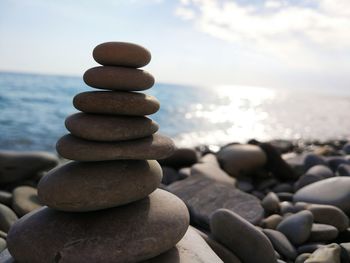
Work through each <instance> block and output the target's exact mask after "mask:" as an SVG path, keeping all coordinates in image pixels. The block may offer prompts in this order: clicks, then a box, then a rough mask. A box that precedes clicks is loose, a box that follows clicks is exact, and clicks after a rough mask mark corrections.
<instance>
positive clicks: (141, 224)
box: [7, 189, 189, 263]
mask: <svg viewBox="0 0 350 263" xmlns="http://www.w3.org/2000/svg"><path fill="white" fill-rule="evenodd" d="M188 225H189V215H188V211H187V208H186V206H185V205H184V204H183V202H182V201H181V200H179V199H178V198H177V197H176V196H174V195H172V194H170V193H168V192H166V191H163V190H160V189H158V190H156V191H155V192H153V193H152V194H151V195H149V196H148V197H147V198H144V199H142V200H140V201H137V202H134V203H131V204H128V205H124V206H120V207H116V208H111V209H105V210H101V211H98V212H85V213H66V212H60V211H55V210H53V209H50V208H47V207H43V208H41V209H40V210H38V211H35V212H33V213H31V214H28V215H26V216H24V217H22V218H21V219H20V220H18V221H17V222H16V224H15V225H13V227H12V228H11V230H10V232H9V233H8V236H7V245H8V249H9V251H10V253H11V255H12V256H13V257H14V258H15V259H16V260H18V261H19V262H27V260H28V259H29V258H30V259H31V262H37V263H41V262H43V263H46V262H58V261H62V262H116V261H119V262H139V261H142V260H146V259H149V258H153V257H155V256H157V255H159V254H161V253H163V252H165V251H167V250H169V249H171V248H172V247H173V246H175V245H176V244H177V243H178V242H179V241H180V240H181V239H182V237H183V236H184V234H185V233H186V231H187V228H188ZM48 244H50V245H48ZM43 248H45V249H43Z"/></svg>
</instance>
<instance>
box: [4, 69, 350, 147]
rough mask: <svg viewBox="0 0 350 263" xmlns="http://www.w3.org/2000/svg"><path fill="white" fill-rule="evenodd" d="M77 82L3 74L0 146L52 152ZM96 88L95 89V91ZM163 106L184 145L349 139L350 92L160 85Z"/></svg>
mask: <svg viewBox="0 0 350 263" xmlns="http://www.w3.org/2000/svg"><path fill="white" fill-rule="evenodd" d="M87 90H90V88H89V87H87V86H86V85H85V84H84V83H83V81H82V80H81V78H79V77H64V76H47V75H33V74H18V73H5V72H0V132H1V136H0V149H12V150H48V151H54V146H55V142H56V140H57V139H58V138H59V137H60V136H62V135H64V134H65V133H66V132H67V131H66V129H65V127H64V119H65V118H66V117H67V116H68V115H69V114H72V113H74V112H76V110H75V109H74V108H73V106H72V98H73V96H74V95H75V94H77V93H79V92H82V91H87ZM91 90H92V89H91ZM147 93H148V94H151V95H154V96H156V97H157V98H158V99H159V101H160V102H161V109H160V111H159V112H157V113H156V114H154V115H152V116H151V117H152V118H153V119H154V120H155V121H156V122H158V123H159V124H160V127H161V128H160V132H161V133H163V134H166V135H168V136H171V137H172V138H173V139H174V140H175V142H176V144H177V145H179V146H195V145H200V144H210V145H220V144H224V143H226V142H232V141H245V140H248V139H251V138H257V139H261V140H268V139H300V138H301V139H319V140H326V139H343V138H350V91H349V92H347V91H344V90H342V91H338V90H337V89H332V90H328V91H327V90H326V91H323V92H322V93H321V92H317V91H313V92H310V91H309V92H308V93H305V92H302V91H287V90H282V89H279V90H277V89H268V88H259V87H238V86H221V87H212V88H210V89H209V88H200V87H189V86H178V85H169V84H163V83H161V84H156V85H155V86H154V87H153V88H152V89H151V90H149V91H147Z"/></svg>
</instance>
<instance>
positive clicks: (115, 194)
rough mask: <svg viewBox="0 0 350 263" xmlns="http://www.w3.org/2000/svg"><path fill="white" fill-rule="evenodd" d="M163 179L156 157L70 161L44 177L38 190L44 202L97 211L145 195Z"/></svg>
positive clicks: (61, 207)
mask: <svg viewBox="0 0 350 263" xmlns="http://www.w3.org/2000/svg"><path fill="white" fill-rule="evenodd" d="M161 179H162V170H161V167H160V165H159V164H158V162H157V161H155V160H118V161H105V162H69V163H67V164H65V165H63V166H61V167H58V168H56V169H54V170H52V171H51V172H50V173H49V174H47V175H46V176H45V177H43V178H42V179H41V180H40V182H39V185H38V192H39V198H40V201H41V203H42V204H45V205H47V206H48V207H50V208H53V209H57V210H60V211H67V212H85V211H97V210H101V209H106V208H111V207H117V206H121V205H125V204H128V203H131V202H134V201H137V200H140V199H142V198H145V197H147V196H148V195H149V194H150V193H152V192H153V191H154V190H156V189H157V187H158V186H159V184H160V182H161Z"/></svg>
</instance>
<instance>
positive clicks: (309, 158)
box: [304, 153, 328, 171]
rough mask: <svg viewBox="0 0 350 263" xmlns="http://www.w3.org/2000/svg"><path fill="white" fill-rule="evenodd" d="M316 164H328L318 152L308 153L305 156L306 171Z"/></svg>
mask: <svg viewBox="0 0 350 263" xmlns="http://www.w3.org/2000/svg"><path fill="white" fill-rule="evenodd" d="M316 165H324V166H328V164H327V162H326V160H325V159H324V158H323V157H322V156H319V155H317V154H314V153H308V154H306V155H305V156H304V169H305V171H307V170H309V169H310V168H311V167H313V166H316Z"/></svg>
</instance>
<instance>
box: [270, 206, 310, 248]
mask: <svg viewBox="0 0 350 263" xmlns="http://www.w3.org/2000/svg"><path fill="white" fill-rule="evenodd" d="M312 223H313V216H312V213H311V212H310V211H301V212H298V213H296V214H294V215H291V216H288V217H286V218H284V219H283V220H282V222H281V223H279V224H278V226H277V230H278V231H280V232H282V233H283V234H284V235H285V236H286V237H287V238H288V239H289V241H291V242H292V243H293V244H294V245H300V244H303V243H304V242H305V241H306V240H308V238H309V236H310V233H311V227H312Z"/></svg>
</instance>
